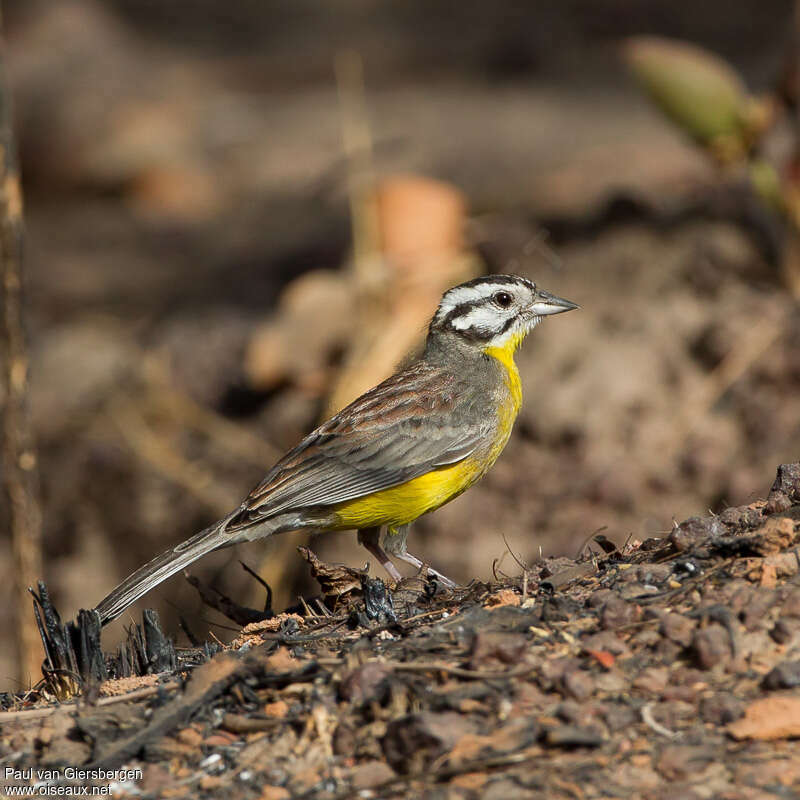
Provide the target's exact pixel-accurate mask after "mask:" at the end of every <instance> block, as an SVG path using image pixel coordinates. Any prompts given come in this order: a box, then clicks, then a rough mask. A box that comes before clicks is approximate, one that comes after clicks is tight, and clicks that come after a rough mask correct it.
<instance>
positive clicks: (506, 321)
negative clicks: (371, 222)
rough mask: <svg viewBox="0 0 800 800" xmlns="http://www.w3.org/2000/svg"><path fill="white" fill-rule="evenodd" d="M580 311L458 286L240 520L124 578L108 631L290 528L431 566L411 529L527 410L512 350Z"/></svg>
mask: <svg viewBox="0 0 800 800" xmlns="http://www.w3.org/2000/svg"><path fill="white" fill-rule="evenodd" d="M578 307H579V306H578V305H577V304H575V303H573V302H571V301H569V300H564V299H563V298H561V297H557V296H555V295H553V294H550V293H549V292H547V291H545V290H544V289H541V288H539V287H538V286H537V285H536V284H535V283H534V282H533V281H531V280H529V279H527V278H524V277H520V276H518V275H505V274H493V275H484V276H481V277H478V278H475V279H473V280H470V281H468V282H466V283H462V284H459V285H458V286H454V287H453V288H451V289H448V290H447V291H446V292H445V293H444V295H443V296H442V299H441V301H440V302H439V305H438V307H437V309H436V312H435V313H434V315H433V318H432V319H431V321H430V325H429V326H428V333H427V338H426V341H425V347H424V350H423V351H422V354H421V355H420V356H419V357H418V358H417V359H416V360H412V361H411V362H410V363H408V365H407V366H405V367H403V368H401V369H399V370H398V371H397V372H395V373H394V374H393V375H392V376H391V377H389V378H387V379H386V380H384V381H383V382H382V383H380V384H378V385H377V386H375V387H374V388H372V389H370V390H369V391H367V392H365V393H364V394H363V395H361V396H360V397H358V398H357V399H356V400H354V401H353V402H352V403H350V405H348V406H347V407H345V408H344V409H342V410H341V411H339V412H338V413H337V414H335V415H334V416H333V417H331V418H330V419H328V420H327V421H326V422H323V423H322V424H321V425H320V426H319V427H318V428H316V429H315V430H313V431H312V432H311V433H309V434H308V435H307V436H306V437H305V438H304V439H303V440H302V441H301V442H300V443H299V444H298V445H297V446H296V447H294V448H293V449H291V450H289V452H287V453H286V454H285V455H284V456H283V457H282V458H281V459H280V460H279V461H278V462H277V463H276V464H275V465H274V466H273V467H272V468H271V469H270V470H269V471H268V472H267V474H266V475H265V476H264V479H263V480H262V481H261V482H260V483H259V484H258V485H257V486H255V488H254V489H253V490H252V491H251V492H250V493H249V494H248V495H247V497H245V499H244V500H243V501H242V502H241V503H240V505H239V506H238V507H237V508H236V509H234V510H233V511H231V513H230V514H228V515H227V516H225V517H224V518H223V519H221V520H219V521H218V522H215V523H214V524H213V525H211V526H209V527H208V528H206V529H205V530H203V531H201V532H200V533H197V534H195V535H194V536H192V537H191V538H189V539H187V540H186V541H184V542H182V543H181V544H178V545H177V546H175V547H173V548H171V549H169V550H167V551H166V552H164V553H162V554H161V555H159V556H157V557H156V558H154V559H153V560H152V561H150V562H148V563H147V564H145V565H144V566H142V567H140V568H139V569H138V570H136V571H135V572H133V573H132V574H131V575H130V576H129V577H127V578H126V579H125V580H124V581H122V583H120V584H119V585H118V586H117V587H116V588H115V589H113V590H112V591H111V592H110V593H109V594H108V595H107V596H106V597H105V598H104V599H103V600H101V601H100V603H99V604H98V605H97V606H96V609H95V610H96V611H97V613H98V614H99V617H100V622H101V624H102V625H105V624H107V623H108V622H110V621H112V620H113V619H115V618H116V617H118V616H119V615H120V614H121V613H122V612H123V611H124V610H125V609H126V608H127V607H128V606H129V605H131V604H132V603H134V602H136V601H137V600H138V599H139V598H140V597H142V596H143V595H144V594H146V593H147V592H149V591H150V590H151V589H152V588H153V587H155V586H157V585H158V584H160V583H161V582H162V581H164V580H166V579H167V578H169V577H170V576H172V575H174V574H175V573H176V572H178V571H179V570H181V569H184V568H185V567H187V566H188V565H189V564H191V563H193V562H194V561H196V560H197V559H199V558H201V557H202V556H204V555H206V554H207V553H210V552H212V551H214V550H218V549H220V548H222V547H227V546H229V545H233V544H238V543H241V542H246V541H254V540H257V539H263V538H266V537H269V536H275V535H277V534H279V533H285V532H288V531H296V530H302V529H315V530H317V531H339V530H356V531H358V540H359V542H360V543H361V544H363V545H364V546H365V548H366V549H367V551H368V552H369V553H370V554H371V555H372V556H374V557H375V558H376V559H377V561H378V563H379V564H380V565H381V566H382V567H383V568H384V569H385V570H386V572H387V573H388V574H389V576H390V577H391V578H392V579H393V580H394V581H396V582H399V581H400V580H401V578H402V576H401V574H400V572H399V570H398V569H397V567H396V566H395V564H394V563H393V561H392V558H397V559H399V560H401V561H405V562H407V563H409V564H411V565H412V566H414V567H415V568H417V569H418V570H421V569H422V568H423V567H426V565H425V564H424V563H423V561H422V560H421V559H419V558H417V557H416V556H414V555H412V554H411V553H410V552H408V550H407V537H408V531H409V526H410V525H411V523H412V522H414V521H415V520H416V519H418V518H419V517H421V516H422V515H423V514H427V513H428V512H431V511H434V510H436V509H437V508H440V507H441V506H443V505H444V504H445V503H447V502H449V501H450V500H453V499H454V498H455V497H458V496H459V495H460V494H461V493H462V492H464V491H466V490H467V489H468V488H470V486H472V485H473V484H474V483H476V481H478V480H480V479H481V478H482V477H483V476H484V475H485V474H486V473H487V471H488V470H489V469H490V468H491V467H492V465H493V464H494V462H495V461H496V459H497V457H498V456H499V455H500V453H501V451H502V450H503V448H504V447H505V445H506V443H507V442H508V439H509V437H510V435H511V430H512V427H513V424H514V421H515V419H516V417H517V414H518V413H519V410H520V406H521V404H522V387H521V381H520V375H519V371H518V369H517V366H516V363H515V361H514V353H515V352H516V350H517V349H518V347H519V346H520V344H521V343H522V341H523V340H524V339H525V337H526V336H527V334H528V333H530V331H531V330H533V328H535V327H536V326H537V325H538V324H539V323H540V322H541V321H542V319H543V318H544V317H546V316H550V315H553V314H560V313H563V312H565V311H571V310H573V309H576V308H578ZM384 529H385V534H384V535H383V537H382V536H381V532H382V530H384ZM427 569H428V573H429V574H431V575H433V576H435V577H436V578H437V579H439V580H440V581H441V582H442V583H443V584H444V585H446V586H449V587H453V586H455V584H454V583H453V581H451V580H450V579H449V578H447V577H446V576H445V575H444V574H442V573H441V572H438V571H437V570H434V569H431V568H429V567H428V568H427Z"/></svg>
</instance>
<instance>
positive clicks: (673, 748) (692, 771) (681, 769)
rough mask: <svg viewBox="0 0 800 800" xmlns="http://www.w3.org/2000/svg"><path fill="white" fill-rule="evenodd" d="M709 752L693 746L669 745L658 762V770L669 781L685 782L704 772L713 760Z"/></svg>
mask: <svg viewBox="0 0 800 800" xmlns="http://www.w3.org/2000/svg"><path fill="white" fill-rule="evenodd" d="M711 758H712V756H711V754H710V753H709V752H708V751H705V750H703V749H702V748H700V747H695V746H692V745H682V744H678V745H667V746H666V747H665V748H664V749H663V750H662V751H661V756H660V757H659V759H658V761H657V762H656V769H657V770H658V771H659V772H660V773H661V774H662V775H663V776H664V777H665V778H666V779H667V780H668V781H683V780H686V779H687V778H690V777H691V776H693V775H696V774H697V773H699V772H702V771H703V768H704V766H705V765H706V764H707V763H708V762H709V761H710V760H711ZM679 796H681V795H679Z"/></svg>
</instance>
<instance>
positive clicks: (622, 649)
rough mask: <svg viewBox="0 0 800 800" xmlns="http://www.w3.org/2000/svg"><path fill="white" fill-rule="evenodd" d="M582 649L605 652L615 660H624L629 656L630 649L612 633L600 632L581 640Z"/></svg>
mask: <svg viewBox="0 0 800 800" xmlns="http://www.w3.org/2000/svg"><path fill="white" fill-rule="evenodd" d="M581 645H582V646H583V649H584V650H586V651H587V652H588V651H595V652H598V651H605V652H607V653H611V655H612V656H616V657H617V658H625V657H626V656H629V655H630V654H631V649H630V647H628V645H627V644H625V642H623V641H622V639H620V638H619V636H617V634H616V633H614V631H600V633H593V634H592V635H591V636H585V637H584V638H583V639H581Z"/></svg>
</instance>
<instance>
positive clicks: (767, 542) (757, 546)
mask: <svg viewBox="0 0 800 800" xmlns="http://www.w3.org/2000/svg"><path fill="white" fill-rule="evenodd" d="M752 538H753V542H752V548H753V551H754V552H755V553H757V554H758V555H760V556H768V555H772V554H773V553H780V552H781V551H783V550H785V549H786V548H787V547H789V546H790V545H791V544H792V542H793V541H794V520H791V519H789V518H788V517H770V518H769V519H768V520H767V521H766V522H765V523H764V524H763V525H762V526H761V527H760V528H759V529H758V530H757V531H754V532H753V534H752Z"/></svg>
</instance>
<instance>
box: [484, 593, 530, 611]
mask: <svg viewBox="0 0 800 800" xmlns="http://www.w3.org/2000/svg"><path fill="white" fill-rule="evenodd" d="M521 602H522V598H521V597H520V595H518V594H517V593H516V592H515V591H514V590H513V589H500V591H499V592H495V593H494V594H491V595H489V597H487V598H486V607H487V608H499V607H500V606H518V605H519V604H520V603H521Z"/></svg>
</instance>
